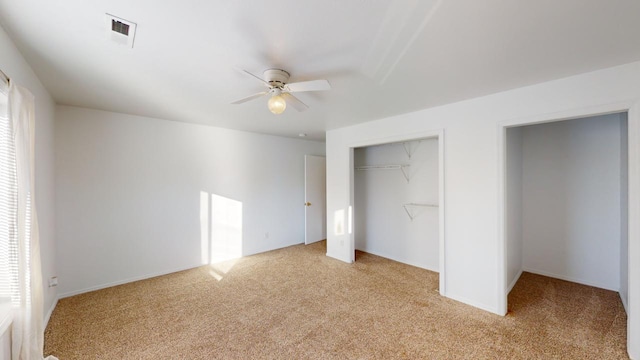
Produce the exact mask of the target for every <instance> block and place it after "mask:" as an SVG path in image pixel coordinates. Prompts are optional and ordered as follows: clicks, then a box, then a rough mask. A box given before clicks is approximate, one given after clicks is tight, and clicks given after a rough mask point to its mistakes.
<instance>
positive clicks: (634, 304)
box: [496, 99, 640, 359]
mask: <svg viewBox="0 0 640 360" xmlns="http://www.w3.org/2000/svg"><path fill="white" fill-rule="evenodd" d="M620 112H627V113H628V122H627V126H628V133H629V142H628V152H629V160H628V161H629V164H628V167H629V169H628V170H629V171H628V173H629V174H628V177H629V178H628V182H629V194H628V195H629V199H628V200H629V209H628V216H629V222H628V223H629V235H628V241H629V278H628V282H629V299H628V314H627V351H628V352H629V356H630V357H631V358H632V359H640V340H637V339H640V221H638V219H640V193H639V190H640V99H635V100H631V101H626V102H620V103H613V104H604V105H600V106H594V107H586V108H577V109H569V110H566V111H562V112H557V113H551V114H542V115H537V116H531V117H526V118H518V119H512V120H508V121H504V122H500V123H498V124H497V139H498V144H497V149H498V164H497V167H498V169H497V170H498V224H497V226H498V232H497V234H498V241H497V245H498V246H497V249H496V250H497V254H498V257H497V259H498V264H497V265H498V269H497V270H498V271H497V275H498V279H497V281H498V286H497V290H498V293H497V299H498V312H499V313H501V314H503V315H504V314H506V313H507V296H508V284H507V281H508V280H507V251H506V246H507V242H506V230H507V229H506V221H505V216H506V211H505V209H506V203H505V202H506V178H505V177H506V174H507V171H506V166H507V164H506V134H507V128H510V127H514V126H521V125H532V124H539V123H545V122H555V121H562V120H571V119H578V118H584V117H589V116H596V115H605V114H612V113H620Z"/></svg>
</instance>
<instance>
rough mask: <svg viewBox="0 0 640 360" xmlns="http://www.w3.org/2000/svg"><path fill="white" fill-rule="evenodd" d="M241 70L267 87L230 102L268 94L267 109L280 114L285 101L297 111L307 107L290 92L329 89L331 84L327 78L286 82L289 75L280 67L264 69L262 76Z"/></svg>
mask: <svg viewBox="0 0 640 360" xmlns="http://www.w3.org/2000/svg"><path fill="white" fill-rule="evenodd" d="M242 71H243V72H244V73H246V74H247V75H249V76H252V77H253V78H255V79H258V80H259V81H260V82H261V83H262V84H264V85H265V86H266V87H267V90H265V91H262V92H259V93H257V94H253V95H251V96H247V97H246V98H242V99H240V100H236V101H234V102H232V104H242V103H245V102H247V101H250V100H253V99H257V98H259V97H262V96H265V95H270V96H271V98H269V102H268V103H267V106H268V108H269V111H271V112H272V113H274V114H282V113H283V112H284V110H285V109H286V108H287V103H288V104H290V105H291V106H292V107H293V108H294V109H296V110H298V111H305V110H307V109H308V108H309V107H308V106H307V105H306V104H305V103H303V102H302V101H300V100H298V98H296V97H295V96H293V95H291V93H295V92H303V91H323V90H331V85H330V84H329V82H328V81H327V80H311V81H300V82H294V83H288V82H287V81H289V76H290V75H289V73H288V72H286V71H284V70H281V69H267V70H265V71H264V72H263V77H264V78H261V77H259V76H257V75H254V74H252V73H250V72H248V71H247V70H242Z"/></svg>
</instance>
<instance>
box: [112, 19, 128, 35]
mask: <svg viewBox="0 0 640 360" xmlns="http://www.w3.org/2000/svg"><path fill="white" fill-rule="evenodd" d="M111 30H112V31H115V32H117V33H120V34H122V35H126V36H129V25H127V24H125V23H123V22H122V21H118V20H115V19H111Z"/></svg>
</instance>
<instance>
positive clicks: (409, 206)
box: [402, 203, 438, 221]
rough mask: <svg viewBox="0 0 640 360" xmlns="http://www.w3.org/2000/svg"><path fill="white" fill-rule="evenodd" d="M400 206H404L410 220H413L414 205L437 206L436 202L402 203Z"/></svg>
mask: <svg viewBox="0 0 640 360" xmlns="http://www.w3.org/2000/svg"><path fill="white" fill-rule="evenodd" d="M402 207H403V208H404V211H406V212H407V215H409V219H411V221H413V219H414V218H415V217H416V215H417V214H416V213H415V211H414V210H412V209H413V208H414V207H434V208H436V207H438V205H437V204H419V203H407V204H402Z"/></svg>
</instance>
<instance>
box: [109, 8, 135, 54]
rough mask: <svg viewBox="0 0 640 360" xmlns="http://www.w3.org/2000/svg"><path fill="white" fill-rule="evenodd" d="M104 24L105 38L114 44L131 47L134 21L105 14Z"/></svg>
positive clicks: (133, 35)
mask: <svg viewBox="0 0 640 360" xmlns="http://www.w3.org/2000/svg"><path fill="white" fill-rule="evenodd" d="M105 25H106V27H107V29H106V30H107V38H108V39H109V40H111V41H113V42H115V43H116V44H119V45H125V46H128V47H131V48H132V47H133V39H134V37H135V35H136V23H134V22H131V21H129V20H125V19H122V18H119V17H117V16H113V15H111V14H106V15H105Z"/></svg>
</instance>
